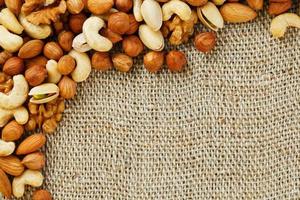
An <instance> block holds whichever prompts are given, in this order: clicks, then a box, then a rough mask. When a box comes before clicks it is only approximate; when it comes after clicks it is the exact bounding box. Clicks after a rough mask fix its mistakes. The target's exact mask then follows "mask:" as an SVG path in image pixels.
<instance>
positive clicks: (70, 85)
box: [58, 76, 77, 99]
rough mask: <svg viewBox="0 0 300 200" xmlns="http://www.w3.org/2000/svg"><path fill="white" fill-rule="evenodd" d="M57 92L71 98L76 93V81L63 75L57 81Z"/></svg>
mask: <svg viewBox="0 0 300 200" xmlns="http://www.w3.org/2000/svg"><path fill="white" fill-rule="evenodd" d="M58 87H59V93H60V96H62V97H63V98H65V99H72V98H73V97H74V96H75V95H76V88H77V83H76V82H75V81H73V80H72V79H70V78H69V77H68V76H64V77H63V78H62V79H61V80H60V81H59V83H58Z"/></svg>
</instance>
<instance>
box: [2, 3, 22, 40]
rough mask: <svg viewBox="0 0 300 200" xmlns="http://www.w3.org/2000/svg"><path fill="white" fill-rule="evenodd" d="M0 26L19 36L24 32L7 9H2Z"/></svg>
mask: <svg viewBox="0 0 300 200" xmlns="http://www.w3.org/2000/svg"><path fill="white" fill-rule="evenodd" d="M0 24H2V25H3V26H4V27H5V28H7V29H8V30H10V31H12V32H14V33H16V34H21V33H22V32H23V30H24V28H23V26H22V25H21V24H20V23H19V21H18V20H17V18H16V16H15V15H14V13H13V12H11V11H10V10H9V9H8V8H4V9H2V10H1V12H0Z"/></svg>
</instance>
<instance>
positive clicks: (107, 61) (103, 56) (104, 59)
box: [92, 52, 113, 71]
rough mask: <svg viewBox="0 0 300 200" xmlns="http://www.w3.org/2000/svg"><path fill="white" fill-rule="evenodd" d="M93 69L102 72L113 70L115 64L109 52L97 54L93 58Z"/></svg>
mask: <svg viewBox="0 0 300 200" xmlns="http://www.w3.org/2000/svg"><path fill="white" fill-rule="evenodd" d="M92 67H93V68H94V69H97V70H100V71H107V70H110V69H112V67H113V63H112V61H111V58H110V56H109V54H108V53H107V52H95V53H94V54H93V56H92Z"/></svg>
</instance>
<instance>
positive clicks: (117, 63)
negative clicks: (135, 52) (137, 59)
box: [112, 53, 133, 72]
mask: <svg viewBox="0 0 300 200" xmlns="http://www.w3.org/2000/svg"><path fill="white" fill-rule="evenodd" d="M112 62H113V65H114V67H115V68H116V69H117V70H119V71H120V72H129V71H130V69H131V68H132V65H133V60H132V58H131V57H129V56H127V55H126V54H124V53H117V54H114V55H113V56H112Z"/></svg>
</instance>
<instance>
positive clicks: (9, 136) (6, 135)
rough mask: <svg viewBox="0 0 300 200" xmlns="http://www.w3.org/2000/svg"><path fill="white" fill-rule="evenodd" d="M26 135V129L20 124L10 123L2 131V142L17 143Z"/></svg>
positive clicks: (13, 121)
mask: <svg viewBox="0 0 300 200" xmlns="http://www.w3.org/2000/svg"><path fill="white" fill-rule="evenodd" d="M23 133H24V128H23V126H22V125H20V124H18V123H17V122H16V121H15V120H12V121H10V122H9V123H8V124H6V125H5V126H4V128H3V129H2V140H4V141H7V142H8V141H16V140H18V139H20V137H21V136H22V135H23Z"/></svg>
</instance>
